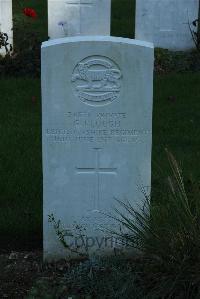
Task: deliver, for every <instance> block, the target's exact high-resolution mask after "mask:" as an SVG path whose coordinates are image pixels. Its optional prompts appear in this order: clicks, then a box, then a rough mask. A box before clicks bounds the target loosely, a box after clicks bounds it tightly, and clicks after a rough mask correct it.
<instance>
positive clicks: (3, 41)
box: [0, 31, 12, 55]
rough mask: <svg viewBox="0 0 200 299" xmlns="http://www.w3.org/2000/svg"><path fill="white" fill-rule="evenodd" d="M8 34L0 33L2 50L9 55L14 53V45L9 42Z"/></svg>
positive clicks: (0, 48) (0, 47)
mask: <svg viewBox="0 0 200 299" xmlns="http://www.w3.org/2000/svg"><path fill="white" fill-rule="evenodd" d="M8 39H9V38H8V34H7V33H3V32H1V31H0V50H5V53H6V54H7V55H9V54H10V52H11V51H12V45H11V44H10V43H9V42H8Z"/></svg>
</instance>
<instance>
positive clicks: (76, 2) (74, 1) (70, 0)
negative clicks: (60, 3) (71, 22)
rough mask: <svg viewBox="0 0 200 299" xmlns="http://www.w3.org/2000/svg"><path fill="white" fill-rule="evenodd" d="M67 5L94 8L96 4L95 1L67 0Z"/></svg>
mask: <svg viewBox="0 0 200 299" xmlns="http://www.w3.org/2000/svg"><path fill="white" fill-rule="evenodd" d="M66 4H68V5H79V6H82V5H83V6H84V5H86V6H92V5H93V4H94V0H66Z"/></svg>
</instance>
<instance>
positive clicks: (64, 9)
mask: <svg viewBox="0 0 200 299" xmlns="http://www.w3.org/2000/svg"><path fill="white" fill-rule="evenodd" d="M110 17H111V0H48V30H49V37H50V38H51V39H54V38H60V37H65V36H76V35H110Z"/></svg>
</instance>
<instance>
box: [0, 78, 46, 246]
mask: <svg viewBox="0 0 200 299" xmlns="http://www.w3.org/2000/svg"><path fill="white" fill-rule="evenodd" d="M0 94H1V108H0V110H1V112H0V115H1V116H0V118H1V121H0V131H1V143H0V153H1V154H0V157H1V163H0V177H1V180H0V190H1V197H0V206H1V209H0V234H1V237H2V239H3V240H4V241H5V242H4V243H7V241H8V240H10V241H11V242H13V245H14V244H15V243H16V244H18V243H20V242H21V240H20V239H22V240H23V239H24V241H25V242H26V240H28V239H29V240H31V239H40V237H41V231H42V229H41V228H42V226H41V221H42V166H41V162H42V160H41V112H40V103H41V100H40V80H39V79H38V80H31V79H7V80H3V79H2V80H1V87H0ZM33 97H35V100H34V98H33ZM27 238H28V239H27ZM10 245H11V244H9V246H10Z"/></svg>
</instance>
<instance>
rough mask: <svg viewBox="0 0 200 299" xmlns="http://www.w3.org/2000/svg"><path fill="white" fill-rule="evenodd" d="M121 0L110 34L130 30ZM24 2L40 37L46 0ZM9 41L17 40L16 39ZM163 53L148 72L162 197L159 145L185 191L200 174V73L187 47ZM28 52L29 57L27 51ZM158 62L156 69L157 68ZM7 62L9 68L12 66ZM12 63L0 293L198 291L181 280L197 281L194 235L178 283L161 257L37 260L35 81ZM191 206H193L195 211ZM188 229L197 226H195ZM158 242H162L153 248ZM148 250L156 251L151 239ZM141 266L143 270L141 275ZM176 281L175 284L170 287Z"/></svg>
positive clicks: (4, 96)
mask: <svg viewBox="0 0 200 299" xmlns="http://www.w3.org/2000/svg"><path fill="white" fill-rule="evenodd" d="M125 2H126V4H127V5H126V4H124V3H125ZM14 3H15V2H14ZM124 3H123V5H121V4H120V1H116V2H115V3H114V5H115V6H116V12H115V13H113V25H112V26H113V29H112V30H113V34H117V35H120V36H128V37H132V30H131V26H132V21H131V22H129V21H127V19H129V18H127V15H130V7H129V6H128V5H130V2H129V1H124ZM29 5H30V6H33V7H34V8H35V9H36V11H37V12H38V16H39V17H38V21H37V22H35V23H33V22H30V26H31V28H34V31H35V32H39V35H40V37H39V39H41V40H44V39H46V31H45V26H44V24H45V20H44V19H46V16H42V14H41V11H46V10H45V7H46V6H45V5H46V4H44V3H43V2H40V3H37V4H35V2H34V1H32V2H31V1H30V2H29ZM120 10H121V12H122V15H123V17H120V18H119V17H118V15H117V14H118V12H119V11H120ZM20 11H21V10H20V9H19V7H18V6H17V5H16V7H15V14H16V16H18V17H19V16H20ZM131 15H132V13H131ZM122 24H123V26H122ZM124 24H126V25H124ZM31 30H32V29H31ZM31 30H30V31H31ZM16 42H17V44H18V45H19V46H20V41H19V40H18V41H16ZM21 46H23V45H21ZM36 51H37V49H36ZM159 55H160V53H159V51H158V56H159ZM162 55H163V57H162V58H161V63H160V61H159V63H158V65H157V72H156V73H155V79H154V113H153V155H152V161H153V163H152V166H153V175H152V192H153V193H154V194H155V198H156V199H157V200H158V201H159V200H160V201H161V202H162V200H164V199H165V195H164V194H163V193H164V190H163V189H164V186H163V179H162V178H163V177H164V179H166V178H167V177H168V175H169V172H170V170H169V163H168V160H167V157H166V152H165V148H168V149H169V150H170V151H171V152H172V153H173V155H174V156H175V158H176V159H177V161H178V162H179V164H180V166H181V169H182V171H183V177H184V183H185V188H186V191H187V194H188V195H189V197H190V196H191V197H192V198H193V187H196V186H197V187H198V184H199V181H200V167H199V159H200V148H199V144H200V126H199V86H200V72H199V71H196V69H195V68H196V65H197V63H198V60H196V57H198V56H197V54H196V53H193V54H192V58H191V57H190V55H188V56H187V54H185V55H182V54H180V53H179V54H177V55H178V56H176V59H174V58H173V57H174V54H173V55H172V56H171V54H169V53H167V54H166V52H165V51H161V56H162ZM27 57H29V59H30V56H28V55H27ZM31 57H32V56H31ZM159 57H160V56H159ZM188 57H189V58H188ZM194 57H195V59H194ZM29 59H28V58H27V60H25V61H24V65H23V67H22V69H23V72H24V71H25V73H26V70H27V69H29V70H31V71H32V69H33V68H34V67H35V65H37V63H38V61H36V62H35V64H33V66H32V65H29V63H31V62H30V61H29ZM173 59H174V60H173ZM177 61H178V64H177ZM188 61H189V62H188ZM191 61H192V63H191ZM162 64H163V65H164V67H163V69H162V67H160V66H163V65H162ZM188 64H190V65H192V67H189V66H188ZM10 69H11V71H12V70H13V66H11V68H10ZM19 69H20V67H19V68H18V69H17V71H16V70H15V71H14V73H15V76H13V75H11V74H9V76H4V77H1V84H0V95H1V96H0V97H1V103H0V105H1V108H0V130H1V143H0V152H1V163H0V178H1V179H0V190H1V198H0V205H1V209H0V235H1V249H0V250H1V251H0V269H1V273H0V281H1V285H0V297H1V298H12V299H13V298H25V297H26V296H27V297H26V298H52V299H54V298H68V297H72V298H73V299H76V298H77V299H81V298H88V299H89V298H101V299H102V298H120V299H121V298H151V299H156V298H174V297H173V296H171V297H170V294H174V293H175V294H176V298H199V297H198V296H199V293H198V290H197V289H195V290H194V291H193V286H192V284H191V281H192V279H191V280H190V281H189V282H188V281H187V279H186V278H188V276H189V275H188V273H189V274H191V276H192V275H193V276H194V277H195V279H196V281H197V283H199V273H200V272H199V270H198V267H199V261H198V257H197V256H198V254H197V252H198V250H199V244H200V243H199V240H197V241H195V242H194V243H192V241H194V240H191V239H190V240H189V241H188V242H190V243H192V244H191V246H192V247H193V248H194V252H193V254H194V255H193V256H192V258H191V259H190V258H188V257H185V260H186V262H185V263H183V264H180V263H177V265H180V269H179V270H180V271H178V270H177V273H179V272H180V273H182V276H181V278H180V282H179V276H178V275H177V276H176V279H177V281H178V283H177V284H176V283H174V285H173V282H174V281H173V280H174V276H173V275H172V276H171V274H169V273H171V272H173V270H174V268H173V265H171V264H170V263H168V264H169V265H166V264H167V262H166V263H164V262H162V263H161V264H159V263H158V264H156V263H155V265H154V263H153V261H150V262H149V261H148V262H147V263H145V262H144V261H143V264H144V268H142V266H141V264H142V259H140V258H133V259H128V260H124V259H120V258H119V257H118V256H117V257H113V258H112V259H108V260H107V259H104V260H99V262H98V263H97V262H95V261H85V262H84V263H81V264H80V263H79V261H73V262H70V263H69V262H67V261H60V262H58V263H51V264H43V263H42V157H41V91H40V90H41V86H40V78H39V77H38V76H37V74H38V72H37V71H36V73H35V72H33V73H34V74H33V76H31V75H30V72H31V71H30V72H29V71H28V76H25V73H24V74H23V76H21V75H20V71H19ZM176 70H178V71H176ZM195 196H196V195H195ZM198 196H199V195H198ZM177 197H178V196H177ZM194 198H195V199H196V202H195V201H193V203H195V204H197V201H198V199H199V197H198V198H197V197H194ZM195 208H196V209H197V207H194V206H193V211H194V212H196V210H195ZM180 216H181V215H180ZM177 218H178V217H177ZM180 218H181V217H180ZM195 219H196V218H195V217H194V223H196V222H195ZM170 220H171V222H170V223H169V227H170V225H171V227H170V228H172V227H173V225H174V223H175V218H173V217H172V218H170ZM159 221H160V220H159ZM195 229H196V231H195V232H196V233H198V232H199V227H195ZM197 235H198V234H197ZM177 239H178V237H177ZM186 239H187V238H186ZM165 242H166V240H163V244H162V245H163V248H165V249H166V243H165ZM159 244H160V243H159ZM187 245H188V243H187V241H186V242H185V246H187ZM197 245H198V246H197ZM163 248H162V246H161V248H160V250H161V249H163ZM179 248H182V247H181V246H180V247H179V245H178V244H175V245H174V256H175V257H177V256H178V254H177V252H176V249H177V251H178V249H179ZM188 248H189V249H191V247H188ZM189 249H186V251H185V252H187V250H189ZM155 250H158V248H156V246H155ZM163 251H164V250H163ZM176 254H177V255H176ZM196 264H197V266H195V265H196ZM181 267H182V268H181ZM160 268H163V269H164V270H163V271H162V270H161V269H160ZM189 268H190V269H191V273H190V269H189ZM166 269H167V270H166ZM145 272H147V273H148V275H146V276H145V275H144V273H145ZM141 273H143V274H142V275H140V274H141ZM195 275H196V276H195ZM144 282H145V283H146V286H145V287H144ZM158 284H160V286H159V287H160V288H159V287H158ZM176 287H177V291H174V289H173V288H176ZM170 288H172V290H171V293H170V292H169V290H170ZM173 291H174V293H173ZM27 294H29V295H27ZM147 294H149V295H147ZM166 294H167V295H166Z"/></svg>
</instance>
